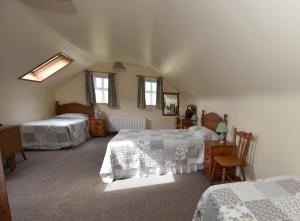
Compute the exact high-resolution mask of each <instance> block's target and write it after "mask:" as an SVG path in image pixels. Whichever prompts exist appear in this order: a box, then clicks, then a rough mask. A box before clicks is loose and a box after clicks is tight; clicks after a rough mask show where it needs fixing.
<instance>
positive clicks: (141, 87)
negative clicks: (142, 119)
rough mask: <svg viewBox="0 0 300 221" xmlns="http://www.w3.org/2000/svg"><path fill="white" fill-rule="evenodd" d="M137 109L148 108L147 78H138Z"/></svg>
mask: <svg viewBox="0 0 300 221" xmlns="http://www.w3.org/2000/svg"><path fill="white" fill-rule="evenodd" d="M137 107H138V108H141V109H145V108H146V98H145V78H144V77H143V76H138V97H137Z"/></svg>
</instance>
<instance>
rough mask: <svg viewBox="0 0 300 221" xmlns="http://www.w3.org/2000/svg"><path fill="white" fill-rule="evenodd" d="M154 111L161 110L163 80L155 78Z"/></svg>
mask: <svg viewBox="0 0 300 221" xmlns="http://www.w3.org/2000/svg"><path fill="white" fill-rule="evenodd" d="M156 85H157V88H156V109H159V110H161V109H162V106H163V105H162V102H163V99H164V98H163V79H162V78H157V79H156Z"/></svg>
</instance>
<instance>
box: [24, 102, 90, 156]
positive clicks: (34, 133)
mask: <svg viewBox="0 0 300 221" xmlns="http://www.w3.org/2000/svg"><path fill="white" fill-rule="evenodd" d="M55 111H56V116H55V117H53V118H49V119H46V120H40V121H32V122H27V123H24V124H22V125H21V135H22V145H23V148H24V149H47V150H56V149H61V148H66V147H72V146H78V145H79V144H81V143H83V142H85V141H86V140H87V139H89V138H90V134H89V126H88V119H89V118H92V117H93V116H94V111H93V108H91V107H89V106H85V105H82V104H78V103H69V104H63V105H60V104H59V103H58V102H57V103H56V108H55Z"/></svg>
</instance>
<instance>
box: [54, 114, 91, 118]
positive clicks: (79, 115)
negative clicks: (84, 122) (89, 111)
mask: <svg viewBox="0 0 300 221" xmlns="http://www.w3.org/2000/svg"><path fill="white" fill-rule="evenodd" d="M56 117H57V118H66V119H88V118H89V117H88V116H87V115H86V114H80V113H65V114H60V115H57V116H56Z"/></svg>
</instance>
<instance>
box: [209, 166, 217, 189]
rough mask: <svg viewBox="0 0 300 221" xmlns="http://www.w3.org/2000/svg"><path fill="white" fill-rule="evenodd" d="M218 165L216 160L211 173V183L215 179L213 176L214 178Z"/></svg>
mask: <svg viewBox="0 0 300 221" xmlns="http://www.w3.org/2000/svg"><path fill="white" fill-rule="evenodd" d="M216 166H217V161H215V162H214V167H213V170H212V173H211V175H210V179H209V185H211V183H212V180H213V178H214V175H215V170H216Z"/></svg>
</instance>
